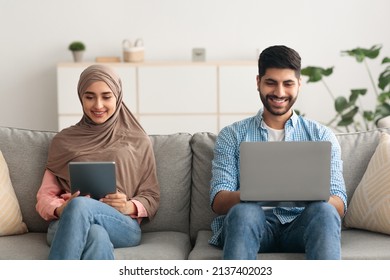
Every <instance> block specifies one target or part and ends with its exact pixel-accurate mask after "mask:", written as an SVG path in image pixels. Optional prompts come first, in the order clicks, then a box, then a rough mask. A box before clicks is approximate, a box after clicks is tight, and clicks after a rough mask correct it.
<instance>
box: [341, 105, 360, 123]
mask: <svg viewBox="0 0 390 280" xmlns="http://www.w3.org/2000/svg"><path fill="white" fill-rule="evenodd" d="M358 111H359V107H357V106H355V107H353V109H351V110H349V111H348V112H347V113H345V114H343V115H342V116H341V119H342V120H348V119H353V117H354V116H355V115H356V113H357V112H358Z"/></svg>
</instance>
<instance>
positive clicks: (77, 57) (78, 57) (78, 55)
mask: <svg viewBox="0 0 390 280" xmlns="http://www.w3.org/2000/svg"><path fill="white" fill-rule="evenodd" d="M72 54H73V60H74V62H81V61H83V54H84V51H72Z"/></svg>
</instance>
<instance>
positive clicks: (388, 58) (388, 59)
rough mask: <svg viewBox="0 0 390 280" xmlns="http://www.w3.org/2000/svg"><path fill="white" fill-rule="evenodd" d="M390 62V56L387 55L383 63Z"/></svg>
mask: <svg viewBox="0 0 390 280" xmlns="http://www.w3.org/2000/svg"><path fill="white" fill-rule="evenodd" d="M389 62H390V57H385V58H384V59H383V60H382V64H385V63H389Z"/></svg>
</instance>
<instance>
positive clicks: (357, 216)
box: [344, 133, 390, 234]
mask: <svg viewBox="0 0 390 280" xmlns="http://www.w3.org/2000/svg"><path fill="white" fill-rule="evenodd" d="M344 223H345V226H347V227H351V228H359V229H365V230H369V231H374V232H380V233H385V234H390V135H389V134H387V133H382V135H381V138H380V141H379V144H378V146H377V148H376V150H375V153H374V154H373V156H372V157H371V159H370V162H369V164H368V166H367V170H366V172H365V173H364V175H363V178H362V180H361V181H360V183H359V185H358V186H357V188H356V190H355V193H354V194H353V196H352V199H351V202H350V204H349V207H348V210H347V213H346V216H345V218H344Z"/></svg>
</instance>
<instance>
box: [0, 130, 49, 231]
mask: <svg viewBox="0 0 390 280" xmlns="http://www.w3.org/2000/svg"><path fill="white" fill-rule="evenodd" d="M54 135H55V134H54V133H52V132H41V131H31V130H24V129H16V128H3V127H1V128H0V150H1V151H2V152H3V155H4V158H5V160H6V162H7V165H8V169H9V172H10V177H11V182H12V186H13V187H14V189H15V194H16V196H17V198H18V201H19V205H20V208H21V211H22V215H23V220H24V222H25V223H26V225H27V228H28V229H29V231H31V232H46V231H47V226H48V223H47V222H45V221H44V220H43V219H42V218H41V217H40V216H39V215H38V213H37V212H36V211H35V204H36V194H37V191H38V189H39V187H40V185H41V183H42V177H43V173H44V170H45V165H46V159H47V152H48V148H49V145H50V141H51V139H52V137H53V136H54Z"/></svg>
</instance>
